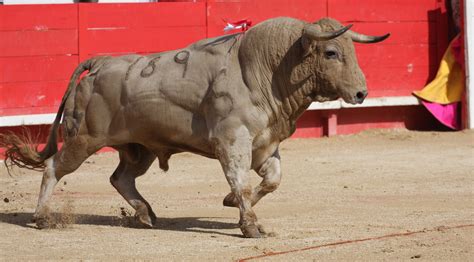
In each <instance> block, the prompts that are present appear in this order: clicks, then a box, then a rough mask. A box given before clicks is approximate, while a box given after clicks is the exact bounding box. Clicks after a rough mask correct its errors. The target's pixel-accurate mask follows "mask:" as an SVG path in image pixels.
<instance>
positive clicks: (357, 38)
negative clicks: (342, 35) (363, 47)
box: [347, 30, 390, 44]
mask: <svg viewBox="0 0 474 262" xmlns="http://www.w3.org/2000/svg"><path fill="white" fill-rule="evenodd" d="M347 33H348V34H349V35H350V36H351V38H352V41H354V42H357V43H364V44H371V43H378V42H382V41H383V40H385V39H387V38H388V37H389V36H390V33H388V34H385V35H382V36H371V35H364V34H359V33H356V32H354V31H351V30H349V32H347Z"/></svg>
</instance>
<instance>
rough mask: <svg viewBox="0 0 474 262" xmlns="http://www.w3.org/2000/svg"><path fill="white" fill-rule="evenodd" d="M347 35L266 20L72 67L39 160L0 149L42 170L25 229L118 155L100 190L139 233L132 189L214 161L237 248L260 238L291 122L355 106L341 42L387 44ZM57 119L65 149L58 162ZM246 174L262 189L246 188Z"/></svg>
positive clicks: (146, 218) (329, 24)
mask: <svg viewBox="0 0 474 262" xmlns="http://www.w3.org/2000/svg"><path fill="white" fill-rule="evenodd" d="M349 28H350V26H346V27H343V26H341V24H340V23H339V22H337V21H335V20H332V19H328V18H325V19H321V20H319V21H317V22H316V23H307V22H304V21H301V20H297V19H292V18H275V19H270V20H267V21H265V22H263V23H261V24H258V25H256V26H255V27H253V28H251V29H250V30H248V31H247V32H246V33H245V34H235V35H228V36H222V37H218V38H212V39H205V40H202V41H199V42H196V43H194V44H192V45H190V46H188V47H186V48H184V49H180V50H175V51H169V52H163V53H158V54H153V55H149V56H138V55H130V56H122V57H115V58H113V57H97V58H92V59H90V60H87V61H85V62H83V63H81V64H80V65H79V66H78V68H77V69H76V70H75V71H74V74H73V76H72V79H71V81H70V84H69V86H68V88H67V90H66V93H65V95H64V97H63V100H62V102H61V105H60V107H59V110H58V113H57V116H56V119H55V121H54V123H53V126H52V128H51V131H50V135H49V137H48V142H47V146H46V147H45V149H44V150H43V151H41V152H37V151H36V150H35V149H33V148H32V147H31V146H28V145H27V143H25V141H24V140H23V139H20V138H19V137H17V136H15V135H13V134H9V135H1V137H0V144H1V145H3V146H4V147H6V148H7V151H6V157H7V158H8V159H9V160H10V161H11V162H12V163H14V164H16V165H18V166H21V167H27V168H34V169H43V170H44V175H43V181H42V184H41V191H40V195H39V200H38V206H37V208H36V212H35V214H34V217H35V219H36V223H37V225H38V226H39V227H44V226H47V224H46V223H47V222H46V219H45V218H44V216H45V212H46V209H47V207H46V204H47V201H48V199H49V198H50V196H51V194H52V192H53V188H54V186H55V185H56V184H57V182H58V181H59V179H61V178H62V177H63V176H65V175H67V174H69V173H71V172H73V171H74V170H76V169H77V168H78V167H79V166H80V165H81V164H82V162H83V161H84V160H86V159H87V158H88V157H89V156H90V155H91V154H93V153H94V152H96V151H97V150H99V149H101V148H102V147H105V146H110V147H113V148H115V149H117V151H118V152H119V155H120V164H119V166H118V167H117V169H116V170H115V172H114V173H113V175H112V176H111V178H110V182H111V183H112V185H113V186H114V187H115V188H116V189H117V191H118V192H119V193H120V194H121V195H122V196H123V197H124V198H125V200H127V202H128V203H129V204H130V205H131V206H132V207H133V208H134V209H135V210H136V217H137V218H138V221H140V222H141V223H142V224H143V225H146V226H149V227H151V226H152V225H153V223H154V222H155V220H156V216H155V214H154V212H153V211H152V209H151V207H150V205H149V204H148V202H147V201H146V200H145V199H144V198H143V197H142V196H141V195H140V193H139V192H138V191H137V189H136V187H135V178H136V177H138V176H140V175H143V174H144V173H145V172H146V171H147V169H148V168H149V167H150V165H151V164H152V162H153V161H154V160H155V159H156V158H158V160H159V163H160V167H161V168H162V169H163V170H167V169H168V160H169V158H170V157H171V155H173V154H176V153H180V152H193V153H196V154H200V155H203V156H206V157H209V158H215V159H218V160H219V161H220V163H221V165H222V169H223V171H224V173H225V177H226V179H227V181H228V182H229V185H230V188H231V193H229V194H228V195H227V196H226V197H225V199H224V205H226V206H233V207H238V208H239V209H240V221H239V225H240V228H241V230H242V233H243V234H244V236H246V237H260V236H261V235H262V234H263V233H264V231H263V229H262V227H261V226H260V225H259V224H258V223H257V217H256V215H255V213H254V211H253V210H252V206H253V205H255V204H256V203H257V202H258V201H259V200H260V199H261V198H262V197H263V196H265V195H266V194H268V193H270V192H272V191H274V190H275V189H276V188H277V187H278V185H279V183H280V178H281V172H280V156H279V153H278V146H279V144H280V142H281V141H283V140H284V139H286V138H288V137H289V136H290V135H291V134H292V133H293V132H294V130H295V123H296V120H297V119H298V117H299V116H300V115H301V114H302V113H303V112H304V111H305V109H306V108H307V107H308V106H309V105H310V104H311V103H312V102H313V101H318V102H323V101H329V100H335V99H338V98H342V99H343V100H344V101H346V102H347V103H352V104H356V103H362V102H363V101H364V98H365V97H366V96H367V88H366V83H365V77H364V75H363V73H362V71H361V70H360V68H359V65H358V63H357V59H356V54H355V51H354V45H353V42H361V43H375V42H379V41H382V40H384V39H385V38H387V37H388V34H387V35H385V36H381V37H374V36H366V35H362V34H358V33H355V32H353V31H350V30H349ZM84 71H88V73H87V75H86V76H84V77H83V78H82V79H81V80H80V82H79V83H78V84H77V81H78V79H79V76H80V75H81V73H83V72H84ZM61 118H62V119H63V121H62V128H63V131H64V132H62V134H63V138H64V141H65V143H64V145H63V147H62V148H61V149H60V150H59V151H58V149H57V134H58V128H59V126H60V121H61ZM251 169H253V170H255V171H256V172H257V174H258V175H259V176H261V177H262V178H263V180H262V182H261V183H260V184H259V185H258V186H256V187H255V188H252V187H251V185H250V183H249V177H248V176H249V175H248V173H249V170H251Z"/></svg>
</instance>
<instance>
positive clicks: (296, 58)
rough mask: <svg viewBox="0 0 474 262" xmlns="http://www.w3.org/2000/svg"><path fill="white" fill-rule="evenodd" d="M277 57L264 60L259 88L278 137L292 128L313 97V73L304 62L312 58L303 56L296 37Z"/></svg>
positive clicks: (285, 135) (291, 130) (291, 132)
mask: <svg viewBox="0 0 474 262" xmlns="http://www.w3.org/2000/svg"><path fill="white" fill-rule="evenodd" d="M276 57H277V58H278V59H273V60H267V64H265V65H264V66H265V67H266V70H263V71H267V72H269V77H267V78H265V79H264V81H268V82H266V83H265V82H264V84H263V85H262V87H263V88H262V89H260V92H263V96H262V98H263V99H264V100H265V101H264V102H266V103H265V104H266V106H267V107H268V109H267V111H268V113H269V115H270V116H271V120H273V121H274V124H275V127H277V130H278V132H279V133H280V135H281V136H282V139H284V138H287V137H289V136H290V135H291V134H293V132H294V131H295V125H296V121H297V119H298V118H299V117H300V116H301V115H302V114H303V113H304V111H305V110H306V109H307V108H308V107H309V105H310V104H311V102H312V101H313V99H314V89H313V88H314V86H315V85H316V83H315V82H316V80H315V75H314V74H313V73H312V72H311V70H310V69H309V68H310V67H309V66H307V64H308V63H311V62H313V61H306V60H305V59H304V58H303V54H302V49H301V43H300V40H299V39H297V40H295V41H294V43H293V44H292V45H291V46H289V47H288V49H287V50H286V52H285V53H284V54H281V55H279V56H276Z"/></svg>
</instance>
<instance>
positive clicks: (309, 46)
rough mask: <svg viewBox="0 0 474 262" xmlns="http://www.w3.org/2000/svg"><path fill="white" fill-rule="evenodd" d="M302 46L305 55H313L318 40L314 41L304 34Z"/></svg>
mask: <svg viewBox="0 0 474 262" xmlns="http://www.w3.org/2000/svg"><path fill="white" fill-rule="evenodd" d="M301 47H302V48H303V57H307V56H309V55H311V54H312V53H313V52H314V50H315V49H316V41H313V40H311V39H309V38H308V37H306V36H305V35H303V36H302V37H301Z"/></svg>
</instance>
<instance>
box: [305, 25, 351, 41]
mask: <svg viewBox="0 0 474 262" xmlns="http://www.w3.org/2000/svg"><path fill="white" fill-rule="evenodd" d="M351 27H352V25H348V26H345V27H343V28H341V29H338V30H335V31H332V32H321V27H319V25H314V24H307V25H305V27H304V29H303V35H305V36H307V37H308V38H310V39H313V40H316V41H326V40H331V39H333V38H336V37H338V36H340V35H342V34H344V33H345V32H346V31H347V30H349V28H351Z"/></svg>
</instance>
